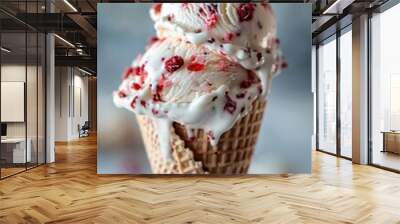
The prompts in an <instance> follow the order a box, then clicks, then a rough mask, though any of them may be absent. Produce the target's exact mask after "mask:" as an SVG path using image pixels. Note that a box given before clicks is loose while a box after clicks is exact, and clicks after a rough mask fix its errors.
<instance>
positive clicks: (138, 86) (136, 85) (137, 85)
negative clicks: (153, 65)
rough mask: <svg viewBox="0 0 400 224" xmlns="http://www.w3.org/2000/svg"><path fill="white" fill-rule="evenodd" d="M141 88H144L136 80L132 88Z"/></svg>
mask: <svg viewBox="0 0 400 224" xmlns="http://www.w3.org/2000/svg"><path fill="white" fill-rule="evenodd" d="M140 88H142V86H141V85H139V84H138V83H136V82H135V83H133V84H132V89H134V90H139V89H140Z"/></svg>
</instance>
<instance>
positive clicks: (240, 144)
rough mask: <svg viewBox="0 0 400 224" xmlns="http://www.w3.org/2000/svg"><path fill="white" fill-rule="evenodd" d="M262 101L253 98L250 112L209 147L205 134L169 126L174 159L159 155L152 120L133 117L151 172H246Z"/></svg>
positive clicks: (175, 125) (159, 151)
mask: <svg viewBox="0 0 400 224" xmlns="http://www.w3.org/2000/svg"><path fill="white" fill-rule="evenodd" d="M265 108H266V101H265V100H256V101H254V102H253V107H252V109H251V110H250V111H249V113H248V114H247V115H246V116H245V117H243V118H242V119H240V120H239V121H238V122H236V124H235V125H234V126H233V127H232V128H231V129H230V130H229V131H227V132H226V133H224V134H223V135H222V137H221V139H220V140H219V142H218V144H217V145H216V146H212V145H211V144H210V141H209V139H208V135H207V133H204V131H203V130H193V133H192V135H190V134H189V133H188V131H187V130H186V127H185V126H184V125H181V124H178V123H174V125H173V128H171V138H172V140H171V143H172V144H171V151H172V156H173V160H170V161H165V160H164V159H163V157H162V155H161V150H160V147H159V140H158V135H157V131H156V130H155V128H154V124H153V122H152V120H151V119H149V118H147V117H145V116H138V115H137V116H136V117H137V120H138V122H139V126H140V129H141V133H142V137H143V140H144V143H145V148H146V152H147V156H148V158H149V161H150V164H151V168H152V171H153V173H157V174H203V173H209V174H246V173H247V171H248V168H249V166H250V163H251V159H252V155H253V152H254V149H255V146H256V143H257V137H258V133H259V131H260V127H261V122H262V117H263V114H264V110H265Z"/></svg>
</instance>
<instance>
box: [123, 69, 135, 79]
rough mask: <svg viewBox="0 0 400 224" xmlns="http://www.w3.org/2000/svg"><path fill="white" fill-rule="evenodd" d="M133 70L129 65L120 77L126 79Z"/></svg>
mask: <svg viewBox="0 0 400 224" xmlns="http://www.w3.org/2000/svg"><path fill="white" fill-rule="evenodd" d="M133 71H134V68H133V67H129V68H127V69H125V71H124V74H123V76H122V78H123V79H127V78H128V77H129V76H130V75H131V74H132V73H133Z"/></svg>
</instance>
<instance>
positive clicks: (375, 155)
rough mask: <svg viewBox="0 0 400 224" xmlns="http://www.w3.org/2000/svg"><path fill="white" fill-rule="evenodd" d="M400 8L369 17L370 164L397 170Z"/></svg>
mask: <svg viewBox="0 0 400 224" xmlns="http://www.w3.org/2000/svg"><path fill="white" fill-rule="evenodd" d="M398 21H400V5H396V6H394V7H393V8H391V9H389V10H387V11H384V12H383V13H381V14H376V15H374V16H373V18H372V21H371V22H372V49H371V50H372V93H371V95H372V100H371V101H372V102H371V103H372V106H371V108H372V111H371V115H372V130H371V132H372V163H374V164H378V165H381V166H385V167H389V168H392V169H396V170H400V112H399V107H400V105H399V102H400V101H399V99H400V85H399V84H400V83H399V82H400V63H399V59H398V58H399V57H398V54H399V52H400V44H399V42H398V40H399V39H400V33H399V32H398V29H393V27H398Z"/></svg>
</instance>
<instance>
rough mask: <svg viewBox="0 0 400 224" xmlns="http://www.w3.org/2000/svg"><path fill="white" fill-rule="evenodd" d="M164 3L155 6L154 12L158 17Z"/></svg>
mask: <svg viewBox="0 0 400 224" xmlns="http://www.w3.org/2000/svg"><path fill="white" fill-rule="evenodd" d="M161 7H162V3H155V4H154V5H153V9H154V12H155V13H156V14H157V15H158V14H160V12H161Z"/></svg>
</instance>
